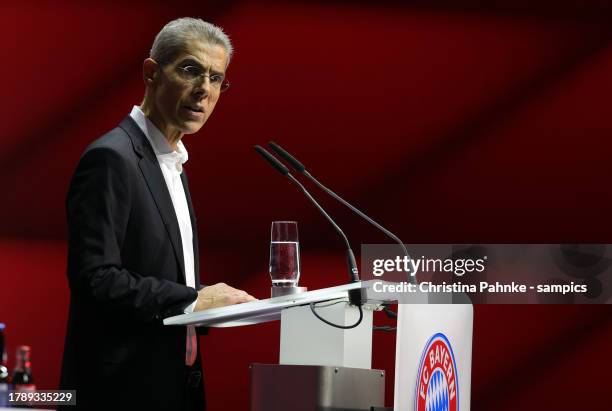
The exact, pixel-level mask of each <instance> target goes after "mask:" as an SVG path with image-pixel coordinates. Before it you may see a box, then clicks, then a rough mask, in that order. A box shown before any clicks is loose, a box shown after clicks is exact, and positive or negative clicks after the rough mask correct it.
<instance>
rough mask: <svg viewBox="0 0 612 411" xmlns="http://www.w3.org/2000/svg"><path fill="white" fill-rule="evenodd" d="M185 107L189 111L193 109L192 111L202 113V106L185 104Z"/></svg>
mask: <svg viewBox="0 0 612 411" xmlns="http://www.w3.org/2000/svg"><path fill="white" fill-rule="evenodd" d="M185 108H186V109H187V110H189V111H193V112H194V113H204V108H203V107H199V106H185Z"/></svg>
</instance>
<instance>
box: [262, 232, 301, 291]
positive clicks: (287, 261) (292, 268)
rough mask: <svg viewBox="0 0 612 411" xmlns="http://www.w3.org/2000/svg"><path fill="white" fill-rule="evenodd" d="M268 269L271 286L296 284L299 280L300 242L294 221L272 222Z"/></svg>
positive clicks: (293, 285) (292, 285) (291, 285)
mask: <svg viewBox="0 0 612 411" xmlns="http://www.w3.org/2000/svg"><path fill="white" fill-rule="evenodd" d="M269 271H270V278H271V279H272V286H274V287H295V286H297V283H298V281H299V280H300V244H299V242H298V228H297V222H296V221H273V222H272V229H271V230H270V270H269Z"/></svg>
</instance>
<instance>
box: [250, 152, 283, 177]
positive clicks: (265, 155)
mask: <svg viewBox="0 0 612 411" xmlns="http://www.w3.org/2000/svg"><path fill="white" fill-rule="evenodd" d="M255 151H257V152H258V153H259V154H260V155H261V156H262V157H263V158H265V159H266V161H267V162H268V163H270V165H271V166H272V167H274V168H275V169H276V170H277V171H278V172H279V173H281V174H282V175H284V176H286V175H287V174H289V169H288V168H287V167H285V166H284V165H283V164H282V163H281V162H280V161H278V160H277V159H276V158H274V156H273V155H272V154H270V153H268V152H267V151H266V150H265V149H264V148H263V147H261V146H255Z"/></svg>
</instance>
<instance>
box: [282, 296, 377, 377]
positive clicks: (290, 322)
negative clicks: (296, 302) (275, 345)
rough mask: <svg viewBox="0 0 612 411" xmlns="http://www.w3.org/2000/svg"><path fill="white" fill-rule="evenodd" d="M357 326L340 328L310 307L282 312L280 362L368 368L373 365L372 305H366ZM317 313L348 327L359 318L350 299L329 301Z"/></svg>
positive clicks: (317, 309) (357, 311)
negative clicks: (327, 322) (328, 322)
mask: <svg viewBox="0 0 612 411" xmlns="http://www.w3.org/2000/svg"><path fill="white" fill-rule="evenodd" d="M362 310H363V318H362V320H361V323H359V325H358V326H357V327H355V328H350V329H346V330H345V329H340V328H335V327H332V326H330V325H328V324H325V323H323V322H322V321H321V320H319V319H318V318H316V317H315V316H314V315H313V314H312V312H311V310H310V307H309V306H302V307H291V308H288V309H286V310H283V312H282V319H281V343H280V359H279V364H287V365H323V366H332V367H349V368H366V369H369V368H371V366H372V321H373V316H372V307H371V306H367V305H366V306H363V307H362ZM316 311H317V314H319V315H320V316H321V317H323V318H325V319H326V320H327V321H330V322H332V323H334V324H338V325H342V326H348V325H352V324H355V323H356V322H357V320H358V319H359V310H358V309H357V307H353V306H351V305H349V303H348V302H347V301H342V300H340V301H330V302H329V303H323V304H320V305H318V307H317V308H316Z"/></svg>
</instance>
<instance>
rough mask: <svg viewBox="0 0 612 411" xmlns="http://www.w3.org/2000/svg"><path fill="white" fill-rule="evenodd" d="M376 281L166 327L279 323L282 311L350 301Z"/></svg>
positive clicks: (223, 310) (196, 316)
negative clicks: (355, 292) (353, 292)
mask: <svg viewBox="0 0 612 411" xmlns="http://www.w3.org/2000/svg"><path fill="white" fill-rule="evenodd" d="M373 282H374V280H370V281H361V282H358V283H351V284H344V285H339V286H336V287H329V288H323V289H320V290H314V291H308V292H305V293H300V294H292V295H286V296H281V297H274V298H268V299H265V300H258V301H252V302H249V303H243V304H236V305H230V306H227V307H219V308H212V309H210V310H204V311H198V312H194V313H191V314H182V315H177V316H175V317H169V318H166V319H165V320H164V324H165V325H200V326H207V327H235V326H239V325H249V324H258V323H263V322H267V321H274V320H279V319H280V315H281V311H282V310H284V309H286V308H290V307H294V306H299V305H305V304H310V303H312V302H315V303H316V302H322V301H330V300H337V299H343V298H344V299H347V298H348V291H349V290H353V289H359V288H361V289H365V290H368V289H371V286H372V283H373Z"/></svg>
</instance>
